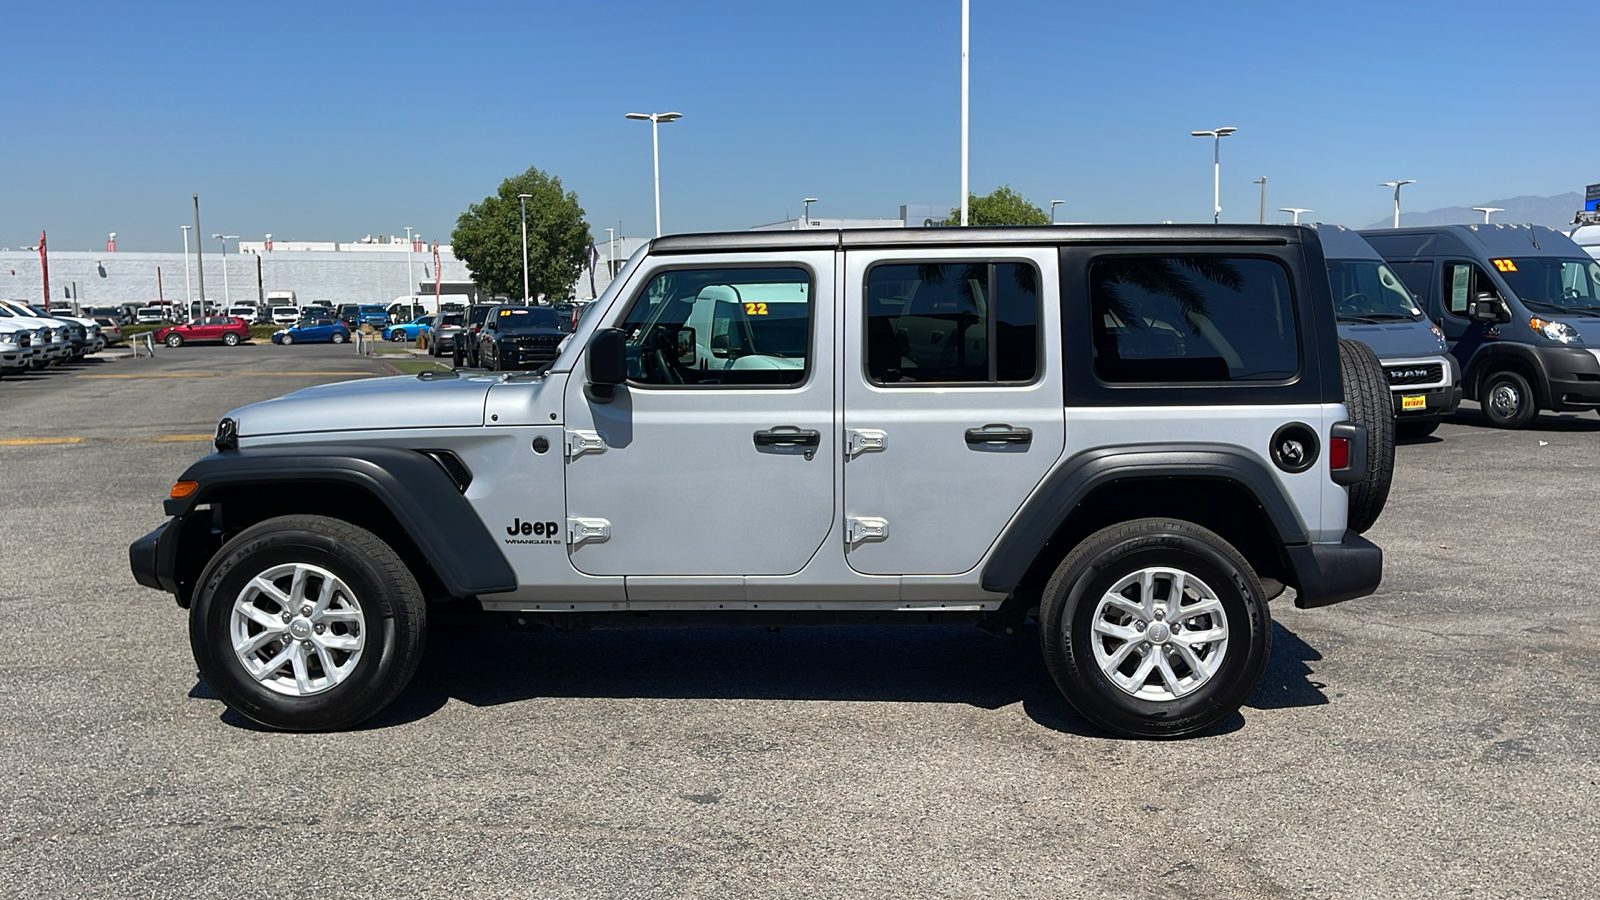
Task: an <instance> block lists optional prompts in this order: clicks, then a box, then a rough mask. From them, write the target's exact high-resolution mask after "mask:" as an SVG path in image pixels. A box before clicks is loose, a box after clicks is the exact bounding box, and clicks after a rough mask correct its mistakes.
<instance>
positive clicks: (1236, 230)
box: [130, 226, 1394, 737]
mask: <svg viewBox="0 0 1600 900" xmlns="http://www.w3.org/2000/svg"><path fill="white" fill-rule="evenodd" d="M1363 351H1365V352H1363ZM354 405H359V406H360V407H361V408H362V409H363V414H362V415H361V416H360V417H359V419H357V418H355V417H352V416H351V409H352V406H354ZM357 423H359V424H357ZM1393 453H1394V448H1393V417H1392V416H1391V415H1390V414H1389V406H1388V393H1387V390H1386V388H1385V386H1384V383H1383V377H1382V372H1381V369H1380V368H1379V367H1378V365H1377V361H1376V360H1375V359H1374V358H1372V357H1371V353H1370V351H1366V350H1365V348H1364V346H1363V345H1360V344H1353V343H1346V344H1343V345H1341V343H1340V341H1339V339H1338V336H1337V331H1336V325H1335V322H1334V315H1333V306H1332V302H1331V299H1330V297H1329V288H1328V274H1327V269H1326V264H1325V262H1324V259H1323V255H1322V248H1321V244H1320V242H1319V240H1318V238H1317V235H1316V233H1315V232H1314V231H1312V230H1309V229H1302V228H1293V227H1214V226H1207V227H1197V226H1138V227H1117V226H1104V227H1101V226H1085V227H1049V228H1004V229H981V228H969V229H959V230H958V229H953V228H951V229H905V230H900V229H895V230H887V229H886V230H861V231H823V230H813V231H804V232H795V233H740V234H711V235H682V236H672V237H664V238H658V239H657V240H655V241H654V242H652V243H651V244H650V245H648V246H647V247H645V248H643V249H642V250H640V251H639V252H638V253H636V254H635V255H634V257H633V258H632V259H630V260H629V261H628V263H627V265H626V266H625V267H624V268H623V270H622V271H621V272H620V273H619V274H618V276H617V277H616V279H615V280H614V281H613V282H612V284H611V286H610V287H609V288H608V289H607V291H606V293H605V295H604V296H602V297H601V298H600V299H599V300H598V301H597V302H596V304H595V308H594V309H593V311H592V312H591V313H590V314H589V315H587V316H585V317H584V319H583V321H582V323H581V324H580V326H579V327H578V329H577V331H576V333H575V334H574V335H573V336H572V338H571V339H570V340H569V341H568V342H567V343H566V345H565V347H564V349H563V350H562V351H561V353H560V355H559V356H558V358H557V359H556V360H555V361H554V362H553V363H551V364H549V365H548V366H546V367H545V368H543V369H540V370H538V371H535V372H526V373H518V374H507V375H502V374H495V375H488V374H482V373H475V372H470V371H464V370H462V371H453V372H440V373H425V374H424V375H421V376H418V377H414V378H413V377H397V378H386V379H376V380H370V381H364V382H358V383H354V384H348V383H347V384H337V385H328V386H324V387H316V388H311V389H308V390H303V391H298V392H296V393H293V394H290V395H288V396H286V397H282V398H279V399H276V400H270V401H267V402H264V403H257V404H253V405H250V406H246V407H244V408H242V409H238V410H235V411H233V412H231V413H229V414H228V416H227V417H226V418H224V419H223V420H222V421H221V423H219V425H218V428H217V436H216V452H215V453H213V454H212V455H210V456H207V457H205V458H203V459H201V460H199V461H198V462H196V463H195V464H193V465H192V466H190V467H189V469H188V470H187V471H186V472H184V473H183V475H182V476H181V477H180V478H179V480H178V483H177V484H176V485H175V486H174V488H173V491H172V496H171V499H169V500H168V501H167V502H166V512H167V514H168V515H169V516H171V520H170V521H168V522H167V523H166V524H164V525H163V526H161V527H160V528H158V529H157V530H155V531H154V532H152V533H150V534H149V535H146V536H145V537H143V538H141V539H139V540H138V541H136V542H135V543H134V544H133V546H132V547H131V548H130V557H131V563H132V568H133V572H134V575H135V577H136V578H137V580H138V581H139V582H140V583H141V584H145V585H148V586H151V587H157V588H160V589H162V590H165V591H168V592H170V593H172V594H173V595H174V596H175V597H176V598H177V600H178V603H179V604H180V605H182V606H185V607H187V608H188V609H189V610H190V622H191V625H190V638H191V642H192V644H193V649H194V654H195V658H196V661H197V662H198V664H199V667H200V671H201V673H202V675H203V677H204V678H205V680H206V682H207V683H208V684H209V685H210V686H211V687H212V688H213V689H214V690H215V691H216V692H217V693H218V694H219V695H220V696H221V697H222V698H223V699H224V700H225V701H226V702H227V703H228V705H229V706H231V707H232V708H234V709H235V710H237V711H238V712H239V713H241V714H243V715H245V716H248V717H249V718H251V719H253V720H255V721H257V722H260V723H263V724H265V725H269V726H272V727H276V728H283V729H296V730H305V729H332V728H341V727H346V726H350V725H353V724H355V723H357V722H360V721H361V720H363V719H366V718H367V717H369V716H371V715H373V714H374V713H376V712H378V711H379V710H380V709H382V708H383V707H384V706H385V705H386V704H388V703H389V702H390V701H391V700H393V699H394V698H395V696H396V695H398V694H399V693H400V692H401V690H402V689H404V687H405V686H406V683H407V681H408V680H409V679H410V678H411V676H412V673H413V672H414V671H415V670H416V667H417V664H418V660H419V659H420V656H421V653H422V648H423V639H424V635H425V631H426V618H427V615H428V609H429V605H430V603H434V602H441V601H455V602H457V603H465V604H468V605H472V604H476V606H478V607H481V609H482V610H484V611H486V612H490V613H503V614H506V616H507V617H508V618H509V619H510V620H511V622H512V624H515V625H520V626H523V627H537V626H542V625H554V626H557V627H572V626H580V627H611V626H614V627H624V626H638V625H686V624H688V625H692V624H717V625H721V624H752V625H767V626H773V625H788V624H828V623H834V624H868V623H886V624H887V623H896V622H914V623H930V624H938V623H966V624H978V625H980V626H981V627H983V628H985V629H988V630H990V631H994V632H1010V631H1014V630H1016V629H1017V628H1019V627H1020V626H1022V625H1023V623H1024V622H1025V621H1026V620H1028V619H1029V618H1030V617H1031V618H1032V619H1033V620H1036V621H1037V623H1038V631H1039V634H1040V639H1041V644H1042V648H1043V653H1044V657H1045V661H1046V663H1047V665H1048V667H1049V670H1050V672H1051V674H1052V675H1053V676H1054V678H1055V680H1056V682H1057V684H1058V685H1059V686H1060V688H1061V690H1062V692H1063V693H1064V694H1065V695H1066V697H1067V699H1068V700H1070V701H1071V703H1072V705H1073V706H1074V707H1076V708H1077V709H1078V710H1079V711H1080V712H1081V713H1082V714H1083V715H1084V716H1086V717H1087V718H1089V719H1090V720H1092V721H1094V722H1095V723H1097V724H1099V725H1100V726H1102V727H1104V728H1105V729H1107V730H1109V731H1112V732H1115V733H1117V734H1122V735H1129V736H1140V737H1176V736H1181V735H1187V734H1192V733H1195V732H1198V731H1202V730H1204V729H1207V728H1209V727H1211V726H1213V725H1215V724H1216V723H1217V722H1219V721H1220V720H1222V719H1224V718H1226V717H1227V716H1229V715H1231V714H1233V713H1234V712H1235V711H1236V710H1237V709H1238V708H1239V707H1240V705H1241V704H1242V703H1243V702H1244V701H1245V699H1246V698H1247V697H1248V696H1249V695H1250V693H1251V691H1252V690H1253V689H1254V687H1255V686H1256V683H1257V681H1258V680H1259V679H1260V677H1261V674H1262V671H1263V668H1264V667H1265V665H1266V663H1267V658H1268V655H1269V649H1270V648H1269V643H1270V636H1271V624H1270V619H1269V615H1268V606H1267V604H1268V601H1269V600H1271V599H1272V598H1274V597H1276V596H1278V595H1279V594H1280V593H1282V592H1283V591H1284V590H1285V588H1286V587H1289V588H1293V589H1294V591H1295V593H1294V602H1295V604H1296V605H1298V606H1301V607H1315V606H1323V605H1326V604H1331V603H1337V602H1340V601H1343V600H1349V599H1352V598H1355V597H1361V596H1365V595H1367V594H1370V593H1372V592H1373V591H1374V590H1375V589H1376V588H1377V585H1378V582H1379V579H1380V577H1381V574H1382V552H1381V551H1380V550H1379V549H1378V548H1377V547H1376V546H1374V545H1373V544H1371V543H1370V542H1368V541H1367V540H1365V539H1364V538H1362V537H1360V536H1359V532H1361V531H1364V530H1365V529H1366V528H1367V527H1369V526H1370V525H1371V524H1372V523H1373V521H1374V520H1375V519H1376V518H1377V516H1378V514H1379V512H1380V511H1381V509H1382V506H1383V502H1384V499H1385V497H1386V495H1387V492H1388V483H1389V476H1390V472H1391V470H1392V466H1393Z"/></svg>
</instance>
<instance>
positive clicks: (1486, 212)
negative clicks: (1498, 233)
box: [1472, 206, 1505, 225]
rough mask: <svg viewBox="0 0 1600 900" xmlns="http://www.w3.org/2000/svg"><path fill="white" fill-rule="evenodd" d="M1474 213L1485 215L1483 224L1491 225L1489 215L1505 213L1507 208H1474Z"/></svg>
mask: <svg viewBox="0 0 1600 900" xmlns="http://www.w3.org/2000/svg"><path fill="white" fill-rule="evenodd" d="M1472 211H1473V212H1481V213H1483V224H1485V225H1487V224H1489V213H1497V212H1505V208H1504V207H1500V206H1474V207H1473V208H1472Z"/></svg>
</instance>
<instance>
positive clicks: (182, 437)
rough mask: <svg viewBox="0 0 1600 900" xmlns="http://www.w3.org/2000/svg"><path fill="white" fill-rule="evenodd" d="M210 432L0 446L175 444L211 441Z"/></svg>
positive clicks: (3, 443) (1, 441) (33, 440)
mask: <svg viewBox="0 0 1600 900" xmlns="http://www.w3.org/2000/svg"><path fill="white" fill-rule="evenodd" d="M211 437H212V436H211V435H209V434H158V435H155V436H153V437H119V438H86V437H24V438H0V447H38V446H47V445H50V444H175V443H185V442H189V441H209V440H211Z"/></svg>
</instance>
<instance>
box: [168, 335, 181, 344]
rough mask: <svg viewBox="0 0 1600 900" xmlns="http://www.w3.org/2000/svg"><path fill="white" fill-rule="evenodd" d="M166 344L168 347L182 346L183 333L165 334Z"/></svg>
mask: <svg viewBox="0 0 1600 900" xmlns="http://www.w3.org/2000/svg"><path fill="white" fill-rule="evenodd" d="M167 346H168V347H182V346H183V335H181V334H169V335H167Z"/></svg>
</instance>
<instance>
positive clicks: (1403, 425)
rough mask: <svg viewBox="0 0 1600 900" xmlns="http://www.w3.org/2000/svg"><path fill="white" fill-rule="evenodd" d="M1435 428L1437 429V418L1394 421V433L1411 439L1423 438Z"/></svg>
mask: <svg viewBox="0 0 1600 900" xmlns="http://www.w3.org/2000/svg"><path fill="white" fill-rule="evenodd" d="M1437 430H1439V420H1438V419H1423V420H1421V421H1415V420H1413V421H1410V422H1396V423H1394V433H1395V434H1397V435H1399V436H1400V437H1403V438H1409V439H1411V440H1417V439H1419V438H1425V437H1427V436H1428V435H1430V434H1433V433H1434V432H1435V431H1437Z"/></svg>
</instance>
